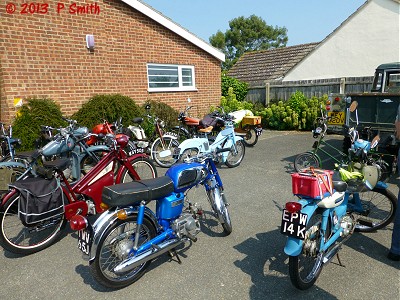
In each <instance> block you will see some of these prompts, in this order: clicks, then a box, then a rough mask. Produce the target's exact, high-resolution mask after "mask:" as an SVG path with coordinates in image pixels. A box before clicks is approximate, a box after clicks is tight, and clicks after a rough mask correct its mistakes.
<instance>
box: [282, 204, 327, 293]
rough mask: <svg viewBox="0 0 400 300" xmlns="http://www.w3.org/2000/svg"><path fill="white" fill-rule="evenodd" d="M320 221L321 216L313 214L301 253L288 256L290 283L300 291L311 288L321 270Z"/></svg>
mask: <svg viewBox="0 0 400 300" xmlns="http://www.w3.org/2000/svg"><path fill="white" fill-rule="evenodd" d="M321 220H322V216H321V215H320V214H319V213H317V212H314V214H313V215H312V216H311V218H310V220H309V222H308V224H307V228H306V233H305V236H306V238H305V239H304V241H303V249H302V253H300V254H299V255H298V256H289V276H290V281H291V282H292V284H293V285H294V286H295V287H296V288H298V289H300V290H306V289H308V288H310V287H312V286H313V285H314V283H315V281H316V280H317V278H318V276H319V274H320V273H321V270H322V253H319V245H320V241H321V238H322V234H321Z"/></svg>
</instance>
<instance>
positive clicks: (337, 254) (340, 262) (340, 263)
mask: <svg viewBox="0 0 400 300" xmlns="http://www.w3.org/2000/svg"><path fill="white" fill-rule="evenodd" d="M336 257H337V260H338V262H339V266H341V267H345V265H343V264H342V261H341V260H340V257H339V252H338V253H336Z"/></svg>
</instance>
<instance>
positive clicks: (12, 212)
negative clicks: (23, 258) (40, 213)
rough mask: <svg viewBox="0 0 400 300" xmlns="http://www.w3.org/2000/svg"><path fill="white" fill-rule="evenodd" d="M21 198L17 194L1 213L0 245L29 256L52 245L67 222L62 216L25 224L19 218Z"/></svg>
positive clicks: (16, 193)
mask: <svg viewBox="0 0 400 300" xmlns="http://www.w3.org/2000/svg"><path fill="white" fill-rule="evenodd" d="M13 192H14V191H11V193H13ZM19 198H20V193H19V192H15V194H14V195H13V196H11V198H10V199H9V200H8V201H7V202H6V204H5V205H4V207H3V209H2V211H1V215H0V216H1V218H0V244H1V246H3V248H4V249H6V250H8V251H10V252H13V253H17V254H23V255H28V254H32V253H35V252H39V251H41V250H43V249H45V248H47V247H49V246H50V245H52V244H53V243H54V242H55V241H56V240H57V239H58V237H59V236H60V234H61V229H62V228H63V227H64V226H65V224H66V221H65V218H64V215H62V216H58V217H55V218H51V219H49V220H45V221H42V222H38V223H35V224H32V225H29V226H28V225H26V224H23V223H22V222H21V220H20V218H19V216H18V201H19Z"/></svg>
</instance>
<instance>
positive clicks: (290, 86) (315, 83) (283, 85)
mask: <svg viewBox="0 0 400 300" xmlns="http://www.w3.org/2000/svg"><path fill="white" fill-rule="evenodd" d="M372 81H373V76H368V77H345V78H332V79H316V80H301V81H284V82H283V81H269V82H266V83H265V84H264V85H263V86H254V87H250V88H249V92H248V94H247V97H246V100H247V101H251V102H253V103H255V102H261V103H263V104H265V105H267V104H268V103H269V102H270V101H271V100H287V99H289V98H290V96H291V95H292V94H293V93H295V92H296V91H300V92H302V93H303V94H304V95H305V96H306V97H308V98H311V97H313V96H316V97H322V96H323V95H329V94H330V93H340V94H347V93H363V92H367V91H370V90H371V86H372Z"/></svg>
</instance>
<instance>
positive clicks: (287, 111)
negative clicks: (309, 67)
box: [255, 91, 328, 130]
mask: <svg viewBox="0 0 400 300" xmlns="http://www.w3.org/2000/svg"><path fill="white" fill-rule="evenodd" d="M327 99H328V97H327V96H326V95H325V96H323V97H322V98H316V97H312V98H311V99H308V98H307V97H305V96H304V94H303V93H301V92H299V91H297V92H296V93H294V94H293V95H292V96H291V97H290V98H289V100H288V101H287V102H283V101H278V102H277V103H272V104H271V105H269V107H267V108H264V109H261V110H258V111H256V112H255V114H256V115H260V116H261V117H262V123H263V127H265V128H271V129H278V130H292V129H295V130H311V129H312V126H313V124H314V121H315V119H316V118H317V117H319V116H320V115H321V105H322V106H323V108H324V109H325V105H324V104H325V102H326V100H327Z"/></svg>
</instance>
